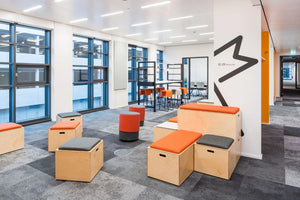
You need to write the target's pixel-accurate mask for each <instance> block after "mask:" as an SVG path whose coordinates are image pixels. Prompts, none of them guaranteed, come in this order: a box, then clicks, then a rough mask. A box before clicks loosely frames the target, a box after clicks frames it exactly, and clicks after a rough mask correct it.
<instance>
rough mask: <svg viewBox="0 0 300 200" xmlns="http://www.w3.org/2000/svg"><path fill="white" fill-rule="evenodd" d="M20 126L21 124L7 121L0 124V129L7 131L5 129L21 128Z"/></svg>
mask: <svg viewBox="0 0 300 200" xmlns="http://www.w3.org/2000/svg"><path fill="white" fill-rule="evenodd" d="M21 127H22V126H21V125H20V124H16V123H12V122H9V123H4V124H0V131H7V130H11V129H16V128H21Z"/></svg>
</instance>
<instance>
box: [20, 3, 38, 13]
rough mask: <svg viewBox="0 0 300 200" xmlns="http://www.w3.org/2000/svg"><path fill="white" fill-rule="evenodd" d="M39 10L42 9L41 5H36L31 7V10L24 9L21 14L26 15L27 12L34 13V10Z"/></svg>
mask: <svg viewBox="0 0 300 200" xmlns="http://www.w3.org/2000/svg"><path fill="white" fill-rule="evenodd" d="M40 8H42V5H37V6H34V7H31V8H28V9H25V10H23V12H24V13H27V12H30V11H34V10H37V9H40Z"/></svg>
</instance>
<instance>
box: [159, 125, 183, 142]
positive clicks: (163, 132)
mask: <svg viewBox="0 0 300 200" xmlns="http://www.w3.org/2000/svg"><path fill="white" fill-rule="evenodd" d="M177 130H178V126H177V123H173V122H164V123H162V124H158V125H156V126H154V142H155V141H157V140H159V139H161V138H163V137H165V136H167V135H169V134H170V133H173V132H174V131H177Z"/></svg>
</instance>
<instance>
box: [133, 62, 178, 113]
mask: <svg viewBox="0 0 300 200" xmlns="http://www.w3.org/2000/svg"><path fill="white" fill-rule="evenodd" d="M180 65H181V64H180ZM169 84H181V85H182V80H167V81H157V80H156V62H155V61H145V62H138V91H140V89H141V87H143V88H142V89H146V88H148V89H151V90H152V93H153V106H148V107H151V108H153V111H154V112H156V101H157V99H156V98H157V96H156V95H157V92H156V86H158V85H167V87H169ZM140 102H141V98H140V95H138V104H140Z"/></svg>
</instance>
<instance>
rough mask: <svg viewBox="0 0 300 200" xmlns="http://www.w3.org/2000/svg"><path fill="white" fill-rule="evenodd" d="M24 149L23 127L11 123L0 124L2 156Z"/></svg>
mask: <svg viewBox="0 0 300 200" xmlns="http://www.w3.org/2000/svg"><path fill="white" fill-rule="evenodd" d="M23 148H24V128H23V126H21V125H20V124H16V123H11V122H9V123H4V124H0V155H1V154H4V153H8V152H11V151H15V150H18V149H23Z"/></svg>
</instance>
